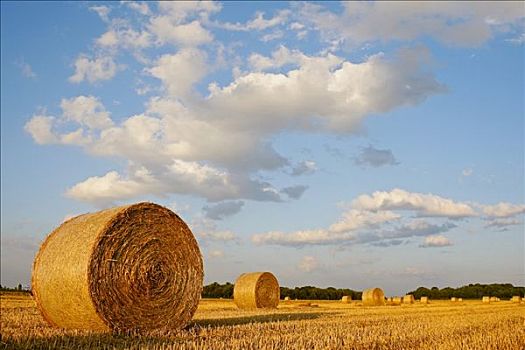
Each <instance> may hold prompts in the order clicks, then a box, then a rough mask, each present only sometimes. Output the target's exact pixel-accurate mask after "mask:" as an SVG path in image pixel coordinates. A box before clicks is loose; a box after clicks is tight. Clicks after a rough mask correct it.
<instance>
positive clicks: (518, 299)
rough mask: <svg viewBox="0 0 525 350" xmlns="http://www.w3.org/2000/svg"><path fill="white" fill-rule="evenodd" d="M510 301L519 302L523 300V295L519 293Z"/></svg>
mask: <svg viewBox="0 0 525 350" xmlns="http://www.w3.org/2000/svg"><path fill="white" fill-rule="evenodd" d="M510 301H512V302H513V303H519V302H520V301H521V297H520V296H519V295H515V296H513V297H512V298H511V299H510Z"/></svg>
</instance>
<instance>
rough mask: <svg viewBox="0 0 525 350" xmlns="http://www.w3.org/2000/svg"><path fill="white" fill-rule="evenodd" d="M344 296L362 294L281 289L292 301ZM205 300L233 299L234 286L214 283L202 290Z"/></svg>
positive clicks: (348, 290)
mask: <svg viewBox="0 0 525 350" xmlns="http://www.w3.org/2000/svg"><path fill="white" fill-rule="evenodd" d="M343 295H349V296H351V297H352V299H361V292H356V291H353V290H351V289H336V288H332V287H329V288H317V287H312V286H306V287H295V288H286V287H281V299H284V298H285V297H290V299H302V300H306V299H310V300H338V299H341V298H342V297H343ZM202 297H203V298H224V299H231V298H233V284H231V283H229V282H226V283H225V284H219V283H217V282H214V283H212V284H208V285H207V286H204V288H203V290H202Z"/></svg>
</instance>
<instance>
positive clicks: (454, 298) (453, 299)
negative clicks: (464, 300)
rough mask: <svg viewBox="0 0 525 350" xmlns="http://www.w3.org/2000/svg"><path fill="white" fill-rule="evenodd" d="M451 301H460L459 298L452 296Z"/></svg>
mask: <svg viewBox="0 0 525 350" xmlns="http://www.w3.org/2000/svg"><path fill="white" fill-rule="evenodd" d="M450 301H451V302H453V303H455V302H456V301H458V299H457V298H456V297H452V298H450Z"/></svg>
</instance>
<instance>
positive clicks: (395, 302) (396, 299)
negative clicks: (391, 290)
mask: <svg viewBox="0 0 525 350" xmlns="http://www.w3.org/2000/svg"><path fill="white" fill-rule="evenodd" d="M402 302H403V298H402V297H393V298H392V305H401V303H402Z"/></svg>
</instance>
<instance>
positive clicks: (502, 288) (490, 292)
mask: <svg viewBox="0 0 525 350" xmlns="http://www.w3.org/2000/svg"><path fill="white" fill-rule="evenodd" d="M409 294H412V295H414V298H416V299H419V298H421V297H429V298H430V299H450V298H452V297H456V298H463V299H480V298H482V297H483V296H489V297H498V298H501V299H509V298H512V297H513V296H515V295H519V296H521V297H523V296H525V287H514V286H513V285H512V284H510V283H493V284H479V283H476V284H469V285H468V286H463V287H459V288H450V287H446V288H442V289H439V288H438V287H432V288H430V289H428V288H425V287H419V288H418V289H416V290H414V291H412V292H409Z"/></svg>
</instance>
